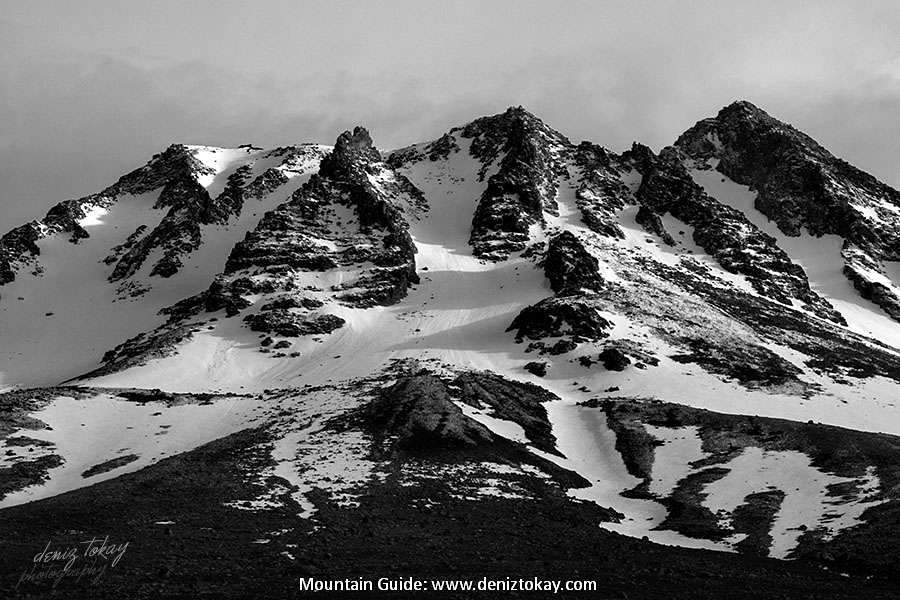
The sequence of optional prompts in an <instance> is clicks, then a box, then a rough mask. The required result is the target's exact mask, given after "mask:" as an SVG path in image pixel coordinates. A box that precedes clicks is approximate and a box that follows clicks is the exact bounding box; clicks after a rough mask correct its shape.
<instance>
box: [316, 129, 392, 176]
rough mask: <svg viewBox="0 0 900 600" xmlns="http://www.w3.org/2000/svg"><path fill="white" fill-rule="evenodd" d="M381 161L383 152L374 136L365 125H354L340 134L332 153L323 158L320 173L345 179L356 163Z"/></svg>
mask: <svg viewBox="0 0 900 600" xmlns="http://www.w3.org/2000/svg"><path fill="white" fill-rule="evenodd" d="M380 161H381V153H379V152H378V150H377V149H376V148H375V146H374V145H373V144H372V137H371V136H370V135H369V131H368V130H367V129H366V128H365V127H359V126H357V127H354V128H353V132H352V133H351V132H349V131H345V132H344V133H342V134H341V135H339V136H338V139H337V141H336V142H335V144H334V150H333V151H332V153H331V154H329V155H328V156H326V157H325V158H324V159H322V165H321V166H320V167H319V174H320V175H322V176H324V177H332V178H335V179H344V178H346V177H348V176H349V175H350V172H351V170H352V169H353V167H354V165H360V164H367V163H373V162H380Z"/></svg>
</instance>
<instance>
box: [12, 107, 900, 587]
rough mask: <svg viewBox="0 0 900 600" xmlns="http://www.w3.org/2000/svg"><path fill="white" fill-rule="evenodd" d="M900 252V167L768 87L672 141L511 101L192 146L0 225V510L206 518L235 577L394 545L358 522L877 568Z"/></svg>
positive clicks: (26, 519) (112, 517) (897, 364)
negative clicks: (464, 111) (426, 116)
mask: <svg viewBox="0 0 900 600" xmlns="http://www.w3.org/2000/svg"><path fill="white" fill-rule="evenodd" d="M898 260H900V192H897V191H896V190H894V189H892V188H890V187H888V186H887V185H885V184H883V183H881V182H879V181H877V180H876V179H875V178H873V177H871V176H870V175H868V174H866V173H864V172H862V171H860V170H858V169H856V168H854V167H853V166H851V165H849V164H847V163H846V162H844V161H842V160H840V159H838V158H836V157H834V156H833V155H831V154H830V153H829V152H828V151H827V150H825V149H824V148H822V147H821V146H820V145H819V144H818V143H816V142H815V141H814V140H812V139H811V138H809V137H808V136H806V135H804V134H803V133H801V132H799V131H797V130H795V129H794V128H792V127H791V126H789V125H787V124H785V123H782V122H780V121H778V120H776V119H774V118H773V117H771V116H769V115H768V114H766V113H765V112H764V111H762V110H760V109H759V108H757V107H755V106H753V105H752V104H750V103H748V102H736V103H734V104H732V105H730V106H728V107H726V108H724V109H722V110H721V111H720V112H719V113H718V115H716V116H715V117H713V118H709V119H705V120H703V121H700V122H699V123H697V124H696V125H694V126H693V127H691V128H690V129H688V130H687V131H686V132H685V133H684V134H683V135H682V136H680V137H679V138H678V140H677V141H676V142H675V143H674V145H672V146H670V147H667V148H664V149H663V150H661V151H660V152H659V153H655V152H653V151H652V150H651V149H650V148H648V147H646V146H643V145H641V144H638V143H635V144H634V146H633V147H632V148H631V149H630V150H628V151H626V152H624V153H621V154H617V153H615V152H612V151H610V150H608V149H606V148H604V147H602V146H600V145H597V144H595V143H592V142H581V143H579V144H575V143H573V142H570V141H569V140H568V139H567V138H566V137H565V136H563V135H561V134H560V133H559V132H557V131H555V130H554V129H552V128H551V127H549V126H548V125H546V124H545V123H543V122H542V121H541V120H540V119H539V118H537V117H536V116H534V115H532V114H530V113H529V112H527V111H526V110H524V109H523V108H521V107H517V108H510V109H508V110H507V111H506V112H504V113H502V114H498V115H494V116H489V117H482V118H479V119H476V120H474V121H472V122H470V123H468V124H465V125H463V126H460V127H455V128H453V129H451V130H450V131H448V132H447V133H445V134H444V135H443V136H441V137H440V138H438V139H437V140H434V141H431V142H425V143H419V144H414V145H411V146H408V147H406V148H402V149H399V150H396V151H393V152H379V151H378V150H377V149H376V147H375V146H374V145H373V142H372V140H371V138H370V136H369V134H368V132H367V131H366V130H365V129H363V128H361V127H357V128H355V129H354V130H353V131H352V132H350V131H348V132H345V133H343V134H341V136H340V137H339V138H338V139H337V141H336V143H335V145H334V146H333V147H329V146H322V145H317V144H301V145H297V146H291V147H285V148H276V149H272V150H263V149H259V148H256V147H254V146H250V145H245V146H241V147H239V148H236V149H221V148H211V147H206V146H182V145H173V146H171V147H169V148H168V149H166V150H165V151H164V152H162V153H161V154H158V155H156V156H154V157H153V158H152V159H151V160H150V161H149V162H148V163H147V164H146V165H145V166H144V167H141V168H140V169H137V170H136V171H133V172H131V173H129V174H127V175H125V176H124V177H122V178H121V179H120V180H119V181H118V182H116V183H115V184H113V185H112V186H110V187H109V188H107V189H105V190H103V191H102V192H100V193H98V194H94V195H91V196H87V197H85V198H80V199H77V200H67V201H65V202H63V203H60V204H59V205H57V206H55V207H54V208H53V209H52V210H51V211H50V212H49V213H48V215H47V216H46V217H45V218H44V219H43V220H41V221H34V222H32V223H28V224H25V225H23V226H21V227H17V228H15V229H13V230H11V231H10V232H9V233H7V234H6V235H4V236H3V237H2V238H0V284H2V285H0V388H2V389H5V390H6V392H5V393H4V394H3V395H0V402H2V410H3V418H2V420H0V461H2V464H0V508H3V510H0V516H5V517H6V518H5V519H2V520H0V531H2V532H3V535H2V537H3V538H4V539H12V540H14V543H13V545H14V547H15V548H17V549H19V551H20V552H21V554H22V555H23V556H25V555H27V551H28V550H29V549H30V548H31V546H32V545H33V542H34V540H41V539H47V537H48V536H60V535H63V534H62V532H63V531H65V530H71V529H79V528H80V529H82V530H84V529H86V528H90V527H94V528H96V527H97V526H98V525H102V526H104V527H109V528H113V529H116V528H118V529H116V530H117V531H129V530H128V529H127V528H125V527H124V526H123V525H122V524H121V523H120V522H119V521H117V520H116V519H118V520H121V519H128V520H129V522H130V527H131V528H132V529H131V530H132V531H140V532H141V535H144V536H148V539H149V538H153V539H156V537H158V536H157V535H156V533H155V532H157V531H161V530H164V531H166V532H168V534H169V535H172V536H175V537H177V538H179V539H183V540H189V541H190V542H191V543H196V544H198V547H202V548H206V544H207V543H212V542H211V541H209V540H208V539H207V538H209V537H210V536H209V535H207V534H206V533H204V532H205V531H216V532H217V536H214V537H216V539H219V540H226V541H227V543H228V545H229V548H232V549H233V552H238V553H240V555H241V558H240V559H239V569H238V570H240V571H241V572H242V573H244V572H245V571H246V573H257V575H247V574H246V573H245V575H244V579H242V580H241V581H242V582H243V583H244V584H246V585H247V586H248V587H247V588H246V589H245V590H244V591H245V592H246V593H248V594H249V593H250V592H249V591H247V590H251V589H253V588H252V585H253V583H252V582H254V581H256V582H257V583H258V582H259V581H279V582H282V581H285V582H286V581H287V579H286V578H287V577H288V576H287V575H285V573H288V572H291V570H293V572H296V571H297V569H300V570H301V571H302V572H305V573H315V572H322V571H326V570H327V569H326V568H325V566H324V565H325V564H326V563H327V564H328V565H329V567H328V568H329V569H331V571H328V572H329V573H331V572H339V573H342V574H353V573H359V572H369V571H371V572H377V571H378V568H388V567H386V566H385V564H384V563H383V562H380V561H374V562H373V561H369V562H366V561H365V560H362V559H361V558H360V555H359V552H360V551H361V549H360V545H359V542H358V541H355V536H356V535H357V534H359V529H360V528H362V529H363V530H365V531H367V532H368V535H371V536H374V537H375V538H378V539H380V540H381V543H382V544H384V546H383V547H384V548H387V550H384V552H385V554H384V555H383V560H386V561H387V564H388V565H392V566H390V570H392V571H394V572H399V573H402V572H414V571H416V569H418V572H424V571H422V569H423V567H422V565H421V564H420V563H419V562H417V561H420V560H424V554H427V553H428V552H433V553H435V554H434V555H435V556H437V555H438V554H440V555H443V556H445V557H448V558H447V561H448V565H445V566H446V567H447V571H446V572H450V571H452V570H453V569H451V568H450V566H452V565H453V564H456V565H457V566H458V565H459V564H467V565H471V564H482V567H484V561H486V560H488V559H487V558H486V557H485V556H481V555H480V554H479V555H478V556H477V557H476V556H474V555H472V556H470V555H468V554H466V553H467V552H469V551H470V549H471V548H482V550H483V551H484V552H485V553H488V554H491V556H493V557H494V558H496V559H497V561H496V563H497V567H496V570H497V572H501V573H502V572H504V571H503V569H504V568H506V569H510V568H513V567H511V566H510V565H513V564H515V565H518V566H516V567H515V568H514V571H513V572H522V573H527V572H529V571H528V569H529V568H531V567H533V566H534V564H536V563H535V561H545V562H546V564H554V565H557V567H558V568H559V567H560V565H565V569H564V570H566V572H575V571H578V572H581V573H582V574H583V573H586V572H588V571H591V570H592V569H596V568H601V567H602V566H603V564H606V566H607V567H609V566H610V565H609V564H608V563H603V562H602V561H603V560H608V561H613V563H615V564H616V565H617V566H618V567H619V568H620V569H622V570H621V572H622V573H628V577H631V578H632V579H629V580H627V581H614V580H612V579H610V580H609V582H607V583H608V588H607V589H608V590H609V591H611V592H613V591H626V590H632V589H633V587H632V584H633V583H634V581H633V580H634V579H635V578H640V579H643V580H646V581H650V582H651V584H648V585H650V587H647V588H644V591H645V592H647V594H648V595H647V597H659V596H653V595H651V592H653V590H655V589H656V588H653V585H655V584H654V583H653V582H656V583H657V584H659V585H663V584H664V582H665V581H667V580H670V581H671V580H676V581H684V582H686V581H693V580H694V579H696V578H698V577H700V578H705V577H704V576H703V575H702V573H705V572H707V571H709V570H710V569H711V570H713V571H716V572H718V573H720V574H724V575H721V577H720V578H719V579H718V580H717V581H716V582H715V583H714V584H713V583H709V586H710V587H709V588H708V589H709V594H710V597H721V596H720V595H716V594H721V593H725V591H726V590H727V591H729V593H731V595H732V596H733V597H744V596H741V595H740V594H741V593H744V592H751V591H758V590H746V589H743V588H741V589H739V590H737V591H735V586H737V583H736V582H738V581H739V580H740V579H741V578H743V577H748V576H750V577H758V578H761V579H762V581H763V582H764V583H762V584H761V585H764V586H769V587H768V588H765V589H767V590H773V591H774V590H779V591H780V592H782V593H794V592H796V593H797V594H800V593H801V592H803V593H813V594H818V596H816V597H822V595H823V594H824V595H829V594H845V595H846V597H851V596H853V595H854V594H857V593H858V594H860V595H865V596H866V597H879V594H881V593H882V592H883V591H884V590H890V589H891V587H892V585H893V584H895V583H896V582H897V578H898V573H897V571H896V567H895V566H894V565H893V560H892V555H895V553H896V552H898V551H900V542H898V539H900V536H898V535H897V534H900V516H898V515H900V499H898V498H900V497H898V489H900V437H898V436H900V409H898V407H897V406H896V399H897V398H898V397H900V269H898V268H897V261H898ZM138 496H139V497H140V498H141V499H140V500H136V499H135V498H136V497H138ZM104 498H105V500H104ZM126 499H128V500H127V501H126ZM188 499H189V500H190V502H188V501H187V500H188ZM97 502H99V503H100V504H98V505H97V506H98V510H100V511H101V512H102V513H103V515H105V516H104V517H102V518H101V517H98V516H97V515H96V514H94V515H93V516H90V515H89V514H88V513H87V512H85V509H84V507H85V506H87V505H93V504H92V503H97ZM97 519H99V522H98V521H97ZM460 520H462V521H463V522H464V523H466V524H468V525H471V527H463V526H461V525H460V524H459V522H460ZM73 521H74V523H73ZM373 521H374V522H377V525H373V524H372V522H373ZM223 523H226V524H228V527H229V528H230V530H229V532H228V533H225V532H223V531H221V529H222V524H223ZM566 523H568V525H566V526H564V524H566ZM473 524H474V525H473ZM560 527H562V529H560ZM373 528H374V529H373ZM448 528H449V529H448ZM616 534H625V536H627V537H622V536H620V535H616ZM559 536H562V539H560V537H559ZM501 539H504V540H506V544H505V545H502V546H497V545H496V544H497V543H498V540H501ZM642 539H643V540H644V541H642ZM436 540H438V541H436ZM222 543H225V542H222ZM656 544H662V545H664V546H658V545H656ZM542 545H543V549H542V548H541V546H542ZM210 547H211V546H210ZM588 547H590V548H595V549H601V550H600V551H599V552H600V554H604V553H605V555H607V557H606V558H604V556H601V555H600V554H598V555H597V556H592V557H590V558H588V557H585V556H583V555H581V553H582V552H583V551H584V550H585V549H586V548H588ZM682 548H691V549H705V550H706V551H705V552H701V551H697V550H683V549H682ZM326 549H327V550H326ZM438 550H440V552H438ZM710 550H712V551H721V553H713V552H708V551H710ZM392 552H393V554H391V553H392ZM573 552H574V553H575V555H579V556H580V557H576V556H574V555H572V553H573ZM613 554H614V555H615V558H609V556H608V555H613ZM392 556H393V558H391V557H392ZM335 557H337V558H335ZM384 557H386V558H384ZM760 557H773V558H779V559H799V560H796V561H791V562H774V561H768V560H762V559H761V558H760ZM601 559H602V560H601ZM212 560H213V559H212V558H211V557H210V555H207V554H204V553H203V552H201V553H200V556H199V557H197V558H195V559H192V561H193V562H191V561H188V562H187V563H184V564H183V565H181V566H180V567H172V566H171V565H169V566H167V565H166V564H162V563H165V559H164V558H158V557H152V556H151V555H150V550H149V549H148V550H147V555H146V560H145V562H144V563H142V564H134V565H132V567H129V568H126V569H125V570H122V571H117V572H116V573H118V575H116V576H117V577H119V580H118V581H120V583H121V585H123V586H125V585H128V583H129V582H131V583H134V582H135V581H141V580H142V578H145V577H148V575H147V574H148V573H151V572H152V571H151V570H150V567H151V566H152V568H153V569H156V568H161V569H163V570H164V571H165V572H166V573H167V575H166V576H165V577H164V579H165V580H166V582H167V583H166V584H165V585H164V587H163V588H162V589H164V590H165V591H167V592H168V591H173V590H178V591H179V593H180V592H183V591H184V590H187V589H188V588H187V587H184V586H187V585H188V583H187V582H188V581H189V580H190V577H189V576H190V573H191V571H189V570H186V569H188V567H186V566H185V565H190V568H193V569H202V570H203V571H204V572H214V571H213V570H212V569H213V567H211V566H210V564H208V563H209V562H210V561H212ZM229 560H238V559H236V558H234V557H229ZM160 561H162V563H161V562H160ZM203 561H206V562H203ZM454 561H456V562H454ZM459 561H461V562H459ZM466 561H469V562H466ZM598 561H599V562H598ZM654 561H657V562H658V561H664V562H666V563H667V564H669V565H670V566H669V567H668V568H669V570H668V571H663V572H657V571H656V567H655V566H654V565H656V564H657V562H654ZM263 563H265V565H266V567H265V568H264V569H262V567H260V565H261V564H263ZM432 564H433V565H439V566H440V565H443V563H441V562H440V561H439V560H437V561H435V562H434V563H432ZM160 565H162V566H160ZM232 567H233V568H238V567H235V566H234V565H232ZM395 567H396V568H395ZM822 567H825V568H827V569H829V570H831V571H838V572H841V573H846V574H851V575H853V576H854V577H851V579H849V580H847V579H845V578H841V577H838V576H836V575H832V574H829V573H827V572H826V571H824V570H821V568H822ZM404 568H405V569H406V571H404ZM129 569H130V570H129ZM166 569H168V570H166ZM259 569H262V570H259ZM440 569H441V572H445V570H443V569H444V566H440ZM485 570H487V571H491V569H485V568H479V569H475V571H474V572H478V573H482V572H484V571H485ZM263 573H264V574H265V576H263ZM856 576H860V577H869V578H872V577H874V578H875V579H870V580H863V579H858V578H856ZM885 580H886V581H887V583H883V582H884V581H885ZM629 581H630V582H631V583H629ZM873 581H874V583H873ZM707 583H708V582H707ZM210 585H213V584H210ZM635 585H636V584H635ZM882 585H883V586H884V587H880V586H882ZM167 586H168V587H167ZM716 586H718V587H716ZM738 587H741V586H738ZM216 589H218V588H216ZM229 589H232V588H229ZM233 589H236V590H240V589H243V588H240V587H239V586H238V587H235V588H233ZM660 589H662V588H660ZM220 591H221V590H220ZM254 593H258V592H254ZM629 593H632V594H633V593H634V592H633V591H632V592H629ZM735 593H736V594H738V595H736V596H735V595H734V594H735ZM885 593H887V594H888V595H886V596H885V597H889V591H888V592H885ZM110 594H112V592H110ZM148 597H152V596H148ZM631 597H634V596H631ZM637 597H642V596H640V595H638V596H637ZM668 597H675V595H670V596H668ZM685 597H701V596H685ZM748 597H750V596H748ZM757 597H758V596H757ZM796 597H800V596H799V595H797V596H796ZM830 597H844V596H839V595H832V596H830Z"/></svg>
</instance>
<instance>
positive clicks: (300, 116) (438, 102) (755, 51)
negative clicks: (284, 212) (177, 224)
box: [0, 0, 900, 231]
mask: <svg viewBox="0 0 900 600" xmlns="http://www.w3.org/2000/svg"><path fill="white" fill-rule="evenodd" d="M898 40H900V11H898V10H896V4H895V2H892V1H886V2H876V1H867V2H864V3H863V2H851V1H847V2H827V1H824V0H823V1H818V2H799V1H790V0H781V1H778V2H760V1H754V2H747V1H746V0H741V1H739V2H731V1H725V0H718V1H710V2H701V1H689V0H680V1H678V2H674V1H673V2H668V1H664V0H658V1H654V2H640V1H636V0H631V1H628V2H601V1H597V0H594V1H585V2H580V1H575V0H567V1H565V2H562V1H558V2H551V1H549V0H548V1H543V2H530V1H524V0H516V1H500V0H492V1H490V2H476V1H453V0H441V1H430V0H394V1H387V0H386V1H383V2H378V1H374V0H372V1H364V0H359V1H338V0H327V1H318V0H284V1H279V0H257V1H254V2H228V1H223V0H216V1H208V2H201V1H164V0H154V1H153V2H140V3H138V2H122V1H119V0H111V1H98V0H79V1H78V2H69V1H56V2H54V1H49V0H44V1H41V0H38V1H35V2H22V1H21V0H15V1H12V0H0V78H2V83H0V229H2V230H4V231H5V230H6V229H8V228H9V227H10V226H12V225H15V224H17V223H18V222H19V221H21V220H23V219H28V218H32V217H35V216H38V215H39V214H43V212H44V211H45V210H46V209H47V207H48V206H49V205H51V204H54V203H56V202H58V201H59V200H63V199H66V198H70V197H77V196H81V195H85V194H88V193H91V192H94V191H98V190H99V189H101V188H102V187H104V186H106V185H108V184H109V183H111V182H113V181H114V180H115V179H116V178H117V177H118V176H119V175H121V174H122V173H123V172H124V171H126V170H130V169H132V168H135V167H137V166H140V165H141V164H143V163H144V162H145V161H146V160H147V159H148V158H149V156H150V155H152V154H154V153H155V152H158V151H160V150H161V149H163V148H165V147H166V146H167V145H168V144H170V143H172V142H183V143H203V144H211V145H225V146H228V145H232V146H233V145H237V144H241V143H244V142H253V143H256V144H258V145H264V146H268V145H275V144H282V143H292V142H300V141H322V142H329V143H330V142H332V141H333V140H334V138H335V137H336V135H337V134H338V133H340V131H342V130H344V129H346V128H349V127H352V126H353V125H355V124H363V125H365V126H367V127H368V128H369V129H370V131H371V132H372V135H373V138H374V139H375V142H376V144H377V145H378V146H379V147H381V148H383V149H388V148H392V147H397V146H402V145H406V144H409V143H412V142H414V141H421V140H426V139H432V138H435V137H437V136H439V135H440V134H441V133H442V132H443V131H445V130H447V129H449V128H450V127H452V126H454V125H458V124H462V123H464V122H467V121H469V120H471V119H473V118H475V117H477V116H481V115H484V114H493V113H496V112H499V111H502V110H503V109H505V108H506V107H507V106H509V105H513V104H522V105H524V106H525V107H526V108H528V109H530V110H531V111H532V112H534V113H536V114H538V115H539V116H540V117H542V118H543V119H544V120H545V121H546V122H548V123H549V124H550V125H552V126H554V127H555V128H557V129H559V130H560V131H562V132H563V133H564V134H566V135H568V136H569V137H570V138H572V139H573V140H576V141H579V140H582V139H590V140H592V141H595V142H598V143H600V144H603V145H605V146H608V147H610V148H612V149H615V150H621V149H624V148H626V147H627V146H629V145H630V143H631V142H632V140H640V141H642V142H644V143H646V144H648V145H650V146H651V147H653V148H655V149H659V148H661V147H662V146H665V145H667V144H669V143H671V142H672V141H673V140H674V139H675V138H676V137H677V135H678V134H679V133H680V132H681V131H683V130H684V129H686V128H687V127H689V126H690V125H692V124H693V123H694V122H695V121H697V120H698V119H701V118H703V117H706V116H710V115H712V114H715V112H716V111H717V110H718V109H719V108H720V107H721V106H723V105H725V104H727V103H729V102H731V101H732V100H735V99H738V98H745V99H748V100H751V101H752V102H754V103H756V104H757V105H759V106H761V107H762V108H764V109H766V110H768V111H769V112H770V113H772V114H773V115H775V116H777V117H779V118H781V119H783V120H786V121H788V122H791V123H792V124H794V125H795V126H797V127H799V128H800V129H802V130H804V131H806V132H807V133H809V134H811V135H812V136H813V137H814V138H816V139H818V140H819V141H820V142H821V143H823V144H824V145H825V146H826V147H828V148H829V149H831V150H832V151H833V152H834V153H835V154H837V155H839V156H842V157H844V158H846V159H848V160H849V161H850V162H852V163H854V164H856V165H857V166H859V167H861V168H863V169H864V170H867V171H869V172H871V173H872V174H874V175H876V176H878V177H879V178H881V179H883V180H885V181H887V182H888V183H890V184H892V185H894V186H895V187H900V168H898V161H897V157H898V156H900V41H898Z"/></svg>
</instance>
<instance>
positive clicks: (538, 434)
mask: <svg viewBox="0 0 900 600" xmlns="http://www.w3.org/2000/svg"><path fill="white" fill-rule="evenodd" d="M453 385H454V386H455V387H457V388H458V389H459V392H455V393H454V395H456V396H458V398H459V400H460V401H461V402H464V403H466V404H468V405H470V406H473V407H475V408H486V407H489V408H491V410H492V411H493V415H494V416H496V417H498V418H501V419H505V420H507V421H512V422H514V423H518V424H519V425H520V426H521V427H522V429H524V430H525V435H526V436H527V437H528V439H529V441H531V442H532V443H533V444H534V445H535V446H537V447H538V448H540V449H541V450H544V451H545V452H550V453H553V454H559V452H558V451H557V450H556V437H555V436H554V435H553V433H551V430H552V427H551V425H550V421H549V419H548V418H547V410H546V409H545V408H544V406H543V404H544V403H545V402H550V401H553V400H558V399H559V398H557V397H556V396H555V395H554V394H551V393H550V392H548V391H547V390H545V389H544V388H542V387H539V386H536V385H533V384H530V383H520V382H518V381H511V380H509V379H506V378H504V377H500V376H499V375H496V374H494V373H491V372H490V371H470V372H465V373H460V374H459V376H458V377H457V378H456V379H455V380H453ZM451 389H452V388H451Z"/></svg>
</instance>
